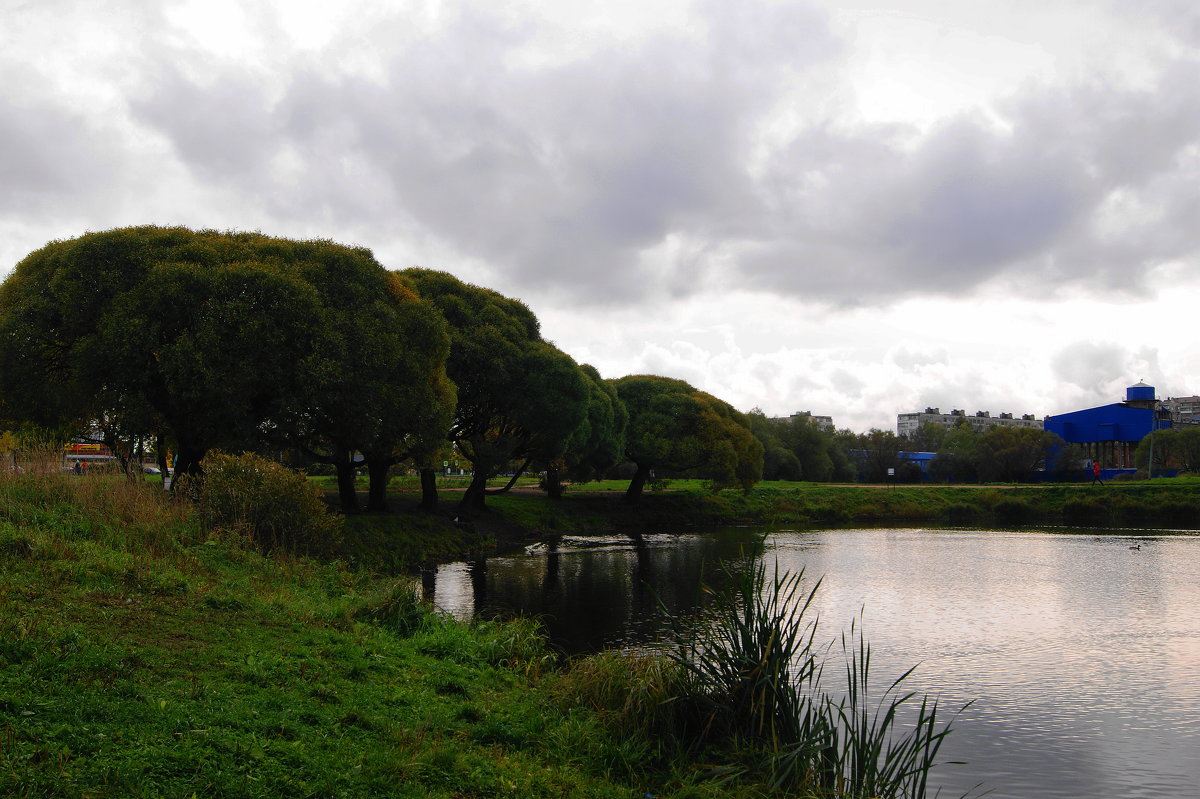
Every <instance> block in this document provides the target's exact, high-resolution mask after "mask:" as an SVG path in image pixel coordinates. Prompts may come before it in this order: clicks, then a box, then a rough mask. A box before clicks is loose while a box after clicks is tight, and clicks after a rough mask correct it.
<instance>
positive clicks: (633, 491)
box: [625, 463, 650, 505]
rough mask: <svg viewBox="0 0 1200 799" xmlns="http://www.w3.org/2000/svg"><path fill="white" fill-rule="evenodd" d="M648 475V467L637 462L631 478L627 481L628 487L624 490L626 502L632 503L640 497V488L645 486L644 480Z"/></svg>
mask: <svg viewBox="0 0 1200 799" xmlns="http://www.w3.org/2000/svg"><path fill="white" fill-rule="evenodd" d="M649 477H650V467H649V466H648V465H644V464H641V463H639V464H638V465H637V471H636V472H634V473H633V479H632V480H630V481H629V488H628V489H626V490H625V501H626V502H628V503H629V504H630V505H633V504H636V503H637V501H638V500H639V499H641V498H642V489H643V488H645V487H646V480H647V478H649Z"/></svg>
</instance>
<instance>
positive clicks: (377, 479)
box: [367, 458, 392, 512]
mask: <svg viewBox="0 0 1200 799" xmlns="http://www.w3.org/2000/svg"><path fill="white" fill-rule="evenodd" d="M391 468H392V459H391V458H378V459H375V458H369V459H367V474H368V475H369V476H370V478H371V484H370V487H369V488H368V490H367V510H368V511H380V512H382V511H386V510H387V509H388V506H387V485H388V471H389V470H390V469H391Z"/></svg>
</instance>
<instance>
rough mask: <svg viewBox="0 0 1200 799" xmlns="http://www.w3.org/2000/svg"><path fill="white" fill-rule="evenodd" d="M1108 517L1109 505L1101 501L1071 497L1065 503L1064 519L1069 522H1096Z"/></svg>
mask: <svg viewBox="0 0 1200 799" xmlns="http://www.w3.org/2000/svg"><path fill="white" fill-rule="evenodd" d="M1108 518H1109V512H1108V507H1107V506H1106V505H1104V504H1102V503H1100V502H1099V501H1096V500H1090V499H1069V500H1067V501H1066V502H1064V503H1063V521H1064V522H1066V523H1067V524H1096V523H1102V522H1106V521H1108Z"/></svg>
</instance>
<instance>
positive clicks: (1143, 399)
mask: <svg viewBox="0 0 1200 799" xmlns="http://www.w3.org/2000/svg"><path fill="white" fill-rule="evenodd" d="M1125 404H1126V405H1130V406H1132V407H1134V408H1153V407H1154V386H1148V385H1146V384H1145V383H1138V384H1137V385H1134V386H1130V387H1129V388H1127V389H1125Z"/></svg>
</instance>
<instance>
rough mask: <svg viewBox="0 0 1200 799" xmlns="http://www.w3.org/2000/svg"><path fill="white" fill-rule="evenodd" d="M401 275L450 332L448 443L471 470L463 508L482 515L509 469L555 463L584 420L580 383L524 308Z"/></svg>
mask: <svg viewBox="0 0 1200 799" xmlns="http://www.w3.org/2000/svg"><path fill="white" fill-rule="evenodd" d="M400 275H401V277H402V278H403V279H404V280H406V281H408V283H409V284H410V285H412V286H413V287H414V288H415V290H416V291H417V292H418V293H419V294H420V296H421V297H422V298H424V299H426V300H428V301H429V302H431V303H433V305H434V306H436V307H437V308H438V310H440V311H441V313H442V315H443V317H444V318H445V320H446V322H447V323H448V325H449V330H450V356H449V360H448V362H447V367H446V368H447V372H448V374H449V375H450V378H451V379H452V380H453V381H454V383H455V384H456V385H457V386H458V403H457V405H456V407H455V411H454V420H453V423H452V424H451V426H450V428H449V433H448V437H449V439H450V440H451V441H452V442H453V443H454V445H455V446H456V447H457V448H458V449H459V451H460V452H461V453H462V454H463V455H464V456H465V457H466V458H467V459H469V460H470V461H471V463H472V465H473V467H474V476H473V479H472V481H471V485H470V487H469V488H468V489H467V491H466V493H465V494H464V497H463V502H462V504H463V507H465V508H481V507H483V504H484V496H485V494H486V492H487V480H488V479H489V478H491V477H494V476H495V475H497V474H499V473H500V472H501V471H502V470H503V469H504V468H505V467H506V466H508V464H510V463H512V462H514V461H516V462H519V463H521V464H525V465H527V464H528V463H529V462H530V461H531V460H533V459H540V460H542V461H550V460H553V459H555V458H559V457H561V456H562V454H563V452H564V451H565V449H566V447H567V444H568V442H569V441H570V440H571V438H572V436H573V435H575V434H576V430H577V429H578V428H579V427H580V426H581V425H582V424H583V423H584V421H585V419H586V414H587V407H588V399H589V390H588V385H587V379H586V378H585V376H584V374H583V372H581V371H580V369H579V367H578V365H576V363H575V361H574V360H572V359H571V357H570V356H569V355H567V354H566V353H564V352H562V351H561V350H559V349H558V348H557V347H555V346H554V345H553V344H551V343H549V342H547V341H545V340H544V339H543V338H542V336H541V331H540V327H539V325H538V321H537V317H535V316H534V314H533V312H532V311H530V310H529V308H528V307H526V305H525V304H524V303H522V302H520V301H518V300H514V299H511V298H509V297H505V296H503V295H501V294H499V293H498V292H495V291H492V290H491V289H486V288H481V287H479V286H473V285H471V284H468V283H464V282H462V281H460V280H458V279H457V278H455V277H454V276H452V275H449V274H446V273H445V272H437V271H434V270H429V269H418V268H413V269H407V270H404V271H403V272H401V273H400ZM517 468H518V469H520V468H524V467H523V466H520V465H519V466H518V467H517Z"/></svg>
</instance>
